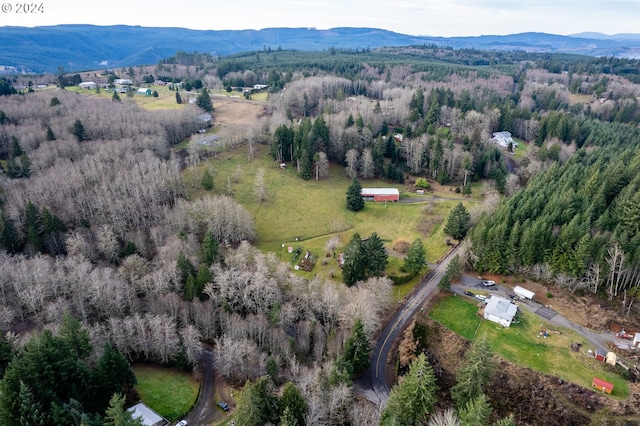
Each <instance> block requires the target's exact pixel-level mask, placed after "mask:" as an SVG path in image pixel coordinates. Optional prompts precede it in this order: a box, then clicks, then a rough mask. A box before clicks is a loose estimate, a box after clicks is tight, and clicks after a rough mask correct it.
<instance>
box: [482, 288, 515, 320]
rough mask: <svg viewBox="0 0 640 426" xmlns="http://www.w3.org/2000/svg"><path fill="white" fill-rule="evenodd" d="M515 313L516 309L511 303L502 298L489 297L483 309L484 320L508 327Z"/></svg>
mask: <svg viewBox="0 0 640 426" xmlns="http://www.w3.org/2000/svg"><path fill="white" fill-rule="evenodd" d="M517 312H518V307H517V306H516V305H515V304H514V303H511V301H509V300H507V299H505V298H503V297H499V296H491V297H490V298H489V299H488V300H487V306H485V308H484V319H486V320H489V321H493V322H495V323H498V324H500V325H501V326H503V327H509V326H510V325H511V322H512V321H513V317H515V316H516V313H517Z"/></svg>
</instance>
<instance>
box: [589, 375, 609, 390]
mask: <svg viewBox="0 0 640 426" xmlns="http://www.w3.org/2000/svg"><path fill="white" fill-rule="evenodd" d="M591 386H593V387H594V388H595V389H598V390H600V391H602V392H606V393H609V394H610V393H611V392H613V385H612V384H611V383H609V382H606V381H604V380H602V379H598V378H597V377H594V378H593V382H591Z"/></svg>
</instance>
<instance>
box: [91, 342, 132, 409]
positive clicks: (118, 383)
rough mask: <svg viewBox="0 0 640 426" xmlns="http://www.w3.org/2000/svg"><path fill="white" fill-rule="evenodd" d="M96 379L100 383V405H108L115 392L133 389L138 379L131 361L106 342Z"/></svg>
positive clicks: (98, 396) (98, 395) (99, 359)
mask: <svg viewBox="0 0 640 426" xmlns="http://www.w3.org/2000/svg"><path fill="white" fill-rule="evenodd" d="M95 375H96V380H97V381H98V382H99V383H100V389H99V393H98V392H97V393H96V395H95V396H96V398H98V399H100V406H102V407H104V406H106V405H107V404H108V403H109V402H110V401H109V400H110V398H111V396H112V395H113V394H114V393H120V392H127V391H129V390H130V389H132V388H133V387H134V386H135V385H136V383H137V382H138V380H137V379H136V375H135V373H134V372H133V369H132V368H131V365H130V364H129V361H127V359H126V358H125V357H124V355H122V354H121V353H120V352H118V351H117V350H116V349H115V348H114V347H113V346H111V345H110V344H108V343H106V344H105V345H104V351H103V353H102V355H101V356H100V358H98V362H97V365H96V369H95Z"/></svg>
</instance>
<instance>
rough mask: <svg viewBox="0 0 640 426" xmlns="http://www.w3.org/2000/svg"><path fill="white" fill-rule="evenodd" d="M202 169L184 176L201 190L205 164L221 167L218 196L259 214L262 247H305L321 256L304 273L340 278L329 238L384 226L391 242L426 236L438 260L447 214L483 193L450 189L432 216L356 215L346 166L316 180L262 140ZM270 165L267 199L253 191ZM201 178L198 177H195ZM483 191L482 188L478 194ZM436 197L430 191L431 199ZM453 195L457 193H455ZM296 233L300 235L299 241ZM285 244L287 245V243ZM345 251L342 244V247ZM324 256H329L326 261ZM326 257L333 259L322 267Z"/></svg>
mask: <svg viewBox="0 0 640 426" xmlns="http://www.w3.org/2000/svg"><path fill="white" fill-rule="evenodd" d="M199 167H200V168H199V170H195V171H194V170H187V171H186V172H185V180H186V182H187V186H188V187H192V188H199V183H198V182H197V179H198V178H199V176H201V173H200V171H201V170H202V168H203V167H209V168H210V169H213V171H214V173H213V174H214V189H213V192H214V193H216V194H227V193H228V192H229V190H231V193H232V195H233V198H234V199H235V200H236V201H238V202H239V203H240V204H242V205H243V206H244V207H245V208H246V209H247V210H248V211H249V212H250V213H251V215H252V216H253V218H254V221H255V224H256V230H257V234H258V239H257V241H256V245H257V247H258V248H260V249H261V250H263V251H269V252H273V253H275V254H277V255H278V256H279V257H280V259H281V260H283V261H291V258H292V256H291V255H290V254H289V253H288V252H287V248H288V247H289V246H292V247H293V248H294V249H295V248H297V247H300V249H301V250H302V252H303V253H304V251H306V250H309V251H310V252H311V253H313V254H314V255H316V256H317V257H318V262H317V263H316V266H315V268H314V269H313V271H312V272H311V273H307V274H305V273H301V274H302V275H305V276H308V277H312V276H313V275H316V274H317V275H320V276H324V277H327V278H329V277H333V278H335V279H340V277H341V274H340V268H339V267H338V264H337V261H336V260H335V259H334V258H333V256H330V257H326V253H327V252H326V249H325V246H326V243H327V241H328V240H329V238H331V237H332V236H334V235H337V236H339V238H340V241H341V243H342V244H346V243H347V242H348V241H349V239H350V238H351V236H352V235H353V233H354V232H358V233H359V234H360V236H362V237H366V236H369V235H370V234H371V233H373V232H377V233H378V235H379V236H380V237H381V238H382V240H383V241H384V242H385V244H386V246H387V247H388V248H391V245H392V242H393V241H394V240H395V239H397V238H399V237H404V238H406V239H408V240H409V241H413V240H414V239H416V238H422V240H423V243H424V245H425V248H426V252H427V260H428V261H429V262H435V261H436V260H438V259H439V258H440V257H441V256H442V254H443V253H445V252H446V250H447V249H448V246H447V245H446V236H445V235H444V232H443V227H444V224H443V222H444V220H446V218H447V216H448V214H449V211H450V210H451V209H452V208H453V207H454V206H455V205H456V204H457V203H458V202H460V201H462V202H464V203H465V204H466V205H467V207H468V208H470V207H471V204H472V202H476V201H477V200H478V199H479V197H480V196H479V195H475V197H476V198H475V199H465V198H463V197H461V196H458V195H457V194H455V193H454V192H452V191H451V192H450V191H447V192H446V193H442V194H434V195H436V196H443V197H447V199H436V198H431V199H432V206H433V207H432V209H431V212H430V213H429V214H426V213H424V212H423V209H424V207H425V203H411V204H404V203H387V204H385V203H374V202H367V203H366V206H365V208H364V210H362V211H360V212H358V213H354V212H351V211H349V210H347V209H346V206H345V203H346V191H347V187H348V186H349V184H350V182H351V181H350V179H348V178H347V176H346V174H345V171H344V168H343V167H341V166H338V165H335V164H333V165H331V168H330V173H329V176H328V177H326V178H323V179H321V180H318V181H316V180H315V179H311V180H308V181H305V180H303V179H301V178H300V176H299V175H298V172H297V170H296V169H295V167H294V166H292V165H291V164H287V167H286V168H285V169H280V168H279V167H278V165H277V164H276V163H275V162H274V161H273V160H272V159H271V158H270V156H269V154H268V147H267V146H265V145H258V146H257V147H256V152H255V157H254V159H253V160H251V161H250V162H249V161H247V147H246V146H242V147H239V148H237V149H235V150H233V151H230V152H224V153H219V154H217V156H216V158H214V159H211V160H210V161H209V162H207V163H206V164H202V165H200V166H199ZM260 168H263V169H264V170H265V182H266V189H267V199H266V201H265V202H263V203H260V202H259V201H258V200H257V197H256V196H255V194H254V182H255V176H256V172H257V170H258V169H260ZM194 179H195V180H196V182H192V181H193V180H194ZM361 183H362V185H363V186H365V187H366V186H375V187H396V188H398V189H399V190H400V192H401V197H405V196H407V192H406V191H408V187H407V186H406V185H404V184H393V183H388V182H383V181H380V180H376V179H372V180H367V181H362V182H361ZM479 192H480V191H479V190H478V191H475V194H479ZM199 194H200V189H196V190H193V191H192V192H191V194H190V195H191V197H198V196H199ZM429 198H430V197H425V200H427V199H429ZM449 198H453V199H449ZM429 218H436V219H435V220H434V223H433V224H432V227H431V229H430V230H429V231H428V233H427V234H426V235H425V234H424V233H423V232H421V231H420V230H419V229H418V228H419V226H418V225H419V222H420V221H423V220H429ZM296 239H297V240H296ZM283 244H284V247H283ZM339 252H340V250H337V253H339ZM389 260H390V261H389V267H388V269H387V273H388V274H394V275H399V274H401V273H400V267H401V266H402V260H401V259H398V258H393V257H391V256H390V258H389ZM323 261H324V262H323ZM323 263H326V264H325V265H323ZM417 279H418V278H416V280H415V281H414V282H413V283H409V284H408V285H407V284H405V285H404V286H402V289H399V290H398V294H402V295H405V294H406V293H407V292H408V291H410V290H411V288H413V285H415V282H417Z"/></svg>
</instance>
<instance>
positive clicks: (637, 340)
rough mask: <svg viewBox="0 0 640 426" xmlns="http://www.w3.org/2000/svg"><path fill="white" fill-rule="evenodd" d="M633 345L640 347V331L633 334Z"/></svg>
mask: <svg viewBox="0 0 640 426" xmlns="http://www.w3.org/2000/svg"><path fill="white" fill-rule="evenodd" d="M633 346H635V347H636V348H638V347H640V333H636V334H634V335H633Z"/></svg>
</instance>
